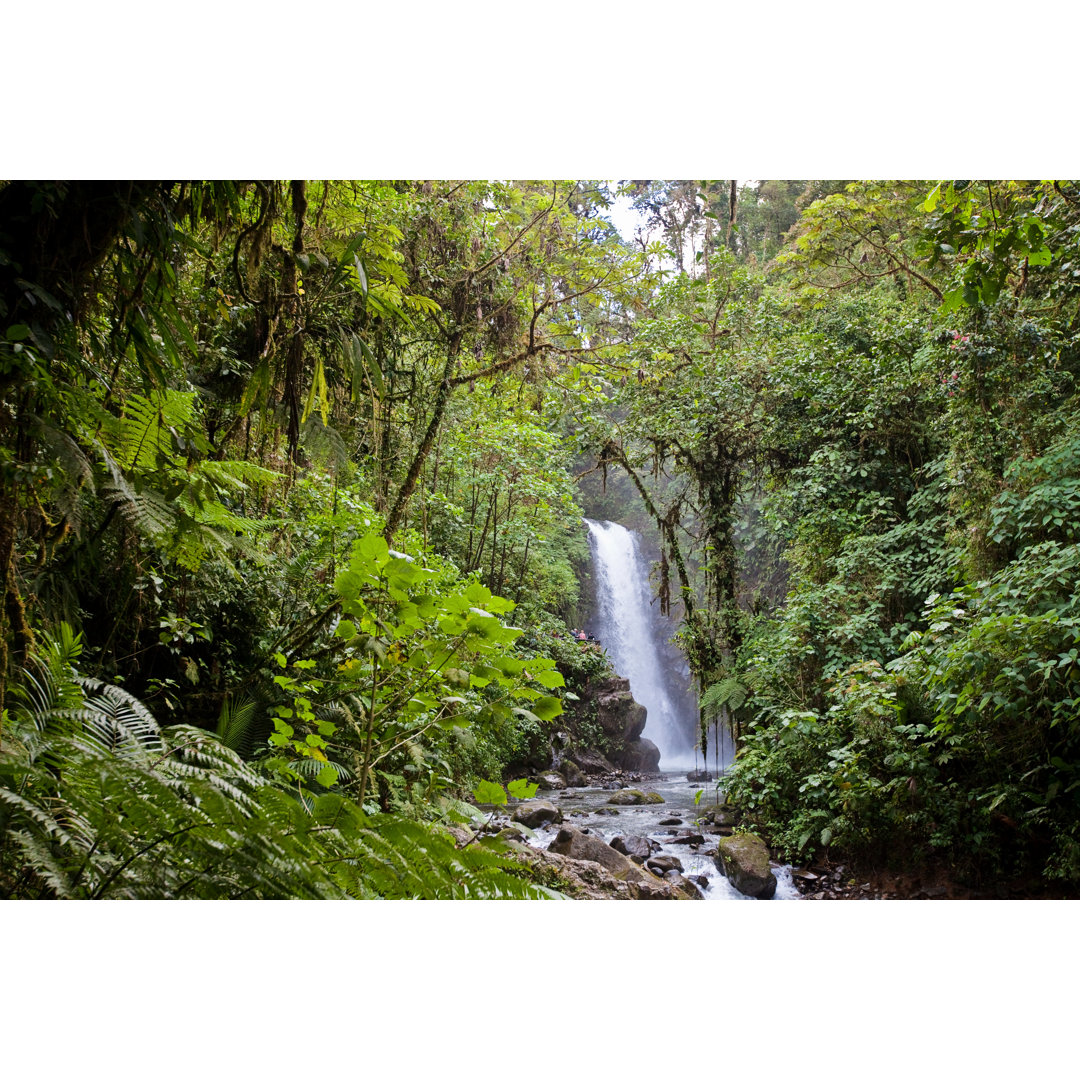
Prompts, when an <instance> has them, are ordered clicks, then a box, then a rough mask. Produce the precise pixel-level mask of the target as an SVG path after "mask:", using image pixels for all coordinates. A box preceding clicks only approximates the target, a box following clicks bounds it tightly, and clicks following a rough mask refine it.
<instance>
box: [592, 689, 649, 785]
mask: <svg viewBox="0 0 1080 1080" xmlns="http://www.w3.org/2000/svg"><path fill="white" fill-rule="evenodd" d="M646 716H647V713H646V710H645V706H644V705H641V704H639V703H638V702H636V701H635V700H634V695H633V694H631V693H630V681H629V680H628V679H620V678H614V679H609V680H607V682H605V683H604V684H603V685H602V686H601V687H599V693H598V694H597V698H596V719H597V720H598V721H599V723H600V727H601V728H602V729H603V731H604V734H605V735H608V736H609V737H610V738H612V739H615V740H617V741H618V742H623V743H629V742H633V741H634V740H635V739H638V738H640V736H641V733H642V731H644V730H645V719H646ZM628 767H630V766H624V768H628Z"/></svg>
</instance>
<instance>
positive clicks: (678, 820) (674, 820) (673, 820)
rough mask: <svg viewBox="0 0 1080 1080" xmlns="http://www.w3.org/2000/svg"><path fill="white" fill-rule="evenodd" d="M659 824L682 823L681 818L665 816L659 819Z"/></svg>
mask: <svg viewBox="0 0 1080 1080" xmlns="http://www.w3.org/2000/svg"><path fill="white" fill-rule="evenodd" d="M660 824H661V825H681V824H682V818H678V817H667V818H664V820H663V821H661V822H660Z"/></svg>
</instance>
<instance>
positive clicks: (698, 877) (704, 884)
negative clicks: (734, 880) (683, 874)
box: [690, 874, 709, 889]
mask: <svg viewBox="0 0 1080 1080" xmlns="http://www.w3.org/2000/svg"><path fill="white" fill-rule="evenodd" d="M690 880H691V881H692V882H693V883H694V884H695V885H697V886H698V888H699V889H707V888H708V887H709V879H708V878H707V877H706V876H705V875H704V874H692V875H691V877H690Z"/></svg>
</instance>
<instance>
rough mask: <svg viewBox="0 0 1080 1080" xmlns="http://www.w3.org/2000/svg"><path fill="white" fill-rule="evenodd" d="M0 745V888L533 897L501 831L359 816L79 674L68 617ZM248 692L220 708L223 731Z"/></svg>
mask: <svg viewBox="0 0 1080 1080" xmlns="http://www.w3.org/2000/svg"><path fill="white" fill-rule="evenodd" d="M42 642H43V645H44V648H43V650H42V656H41V658H40V659H38V660H36V661H35V664H34V670H33V671H27V672H25V673H24V680H23V686H22V688H21V690H20V692H19V694H18V695H16V703H15V708H14V710H13V714H12V723H11V729H12V733H13V734H12V741H11V743H10V745H5V753H4V754H3V755H2V756H0V827H2V830H3V834H2V840H0V895H4V896H8V897H32V898H46V897H57V898H72V899H106V898H114V897H123V898H132V899H168V898H173V897H203V898H211V899H213V898H253V899H254V898H268V899H286V898H294V897H300V898H311V899H315V898H322V897H355V898H364V897H387V898H393V899H400V898H406V897H415V898H430V899H465V898H473V897H479V898H499V897H511V898H518V899H528V898H539V897H546V896H552V895H555V894H553V893H551V892H550V891H549V890H546V889H543V888H541V887H539V886H536V885H534V884H532V883H530V882H529V881H528V880H526V879H525V878H523V877H522V876H521V874H522V871H521V868H520V866H519V864H517V863H516V862H515V860H514V859H513V858H512V857H511V856H510V854H509V853H508V850H507V848H506V847H505V846H504V845H502V844H501V843H500V842H498V841H496V840H492V839H484V840H480V841H478V842H475V843H468V844H464V845H462V843H461V842H460V841H459V840H457V839H456V838H455V836H454V835H452V834H451V833H450V832H449V831H448V830H447V829H445V828H443V827H441V826H439V825H435V824H428V823H423V822H417V821H412V820H408V819H406V818H404V817H401V816H399V815H394V814H381V815H374V816H368V815H365V814H364V813H363V811H362V810H361V808H360V807H359V806H358V805H357V804H356V803H354V802H352V801H351V800H350V799H348V798H346V797H345V796H344V795H342V794H340V793H338V792H330V793H326V794H317V795H307V794H305V795H302V796H299V795H298V793H296V792H294V791H288V790H284V789H282V788H281V787H279V786H277V785H276V784H275V783H274V782H273V780H272V779H271V776H270V775H269V774H268V773H265V772H262V771H260V770H259V769H258V768H257V767H255V766H253V765H250V764H248V763H246V762H244V761H243V760H242V759H241V758H240V756H239V755H238V754H237V753H236V752H235V751H234V750H232V749H230V748H229V747H227V746H225V745H223V744H222V742H221V741H220V740H219V739H218V738H216V737H215V736H214V735H212V734H210V733H209V732H206V731H201V730H199V729H197V728H191V727H173V728H169V729H166V730H161V729H159V728H158V726H157V724H156V723H155V722H154V719H153V716H152V715H151V714H150V713H149V711H148V710H147V709H146V708H145V706H143V705H142V704H141V703H140V702H138V701H137V699H135V698H133V697H132V696H131V695H130V694H128V693H127V692H126V691H124V690H122V689H120V688H119V687H115V686H109V685H106V684H103V683H100V682H98V681H97V680H93V679H88V678H85V677H83V676H81V675H79V673H78V671H77V670H76V669H75V667H74V666H73V665H74V662H75V660H77V658H78V656H79V652H80V649H81V642H80V640H79V637H78V635H75V634H73V633H72V632H71V630H70V628H69V627H66V626H61V628H60V630H59V631H58V633H57V635H56V637H54V638H50V637H48V636H46V635H43V636H42ZM248 704H249V703H242V704H241V705H240V706H238V707H233V708H232V709H231V710H223V719H222V722H221V726H222V729H223V731H224V732H225V733H226V734H227V733H229V732H232V733H233V734H234V735H235V734H236V732H238V731H239V730H241V729H242V728H243V727H244V724H245V723H246V722H249V721H247V720H245V719H244V718H245V717H246V716H247V706H248Z"/></svg>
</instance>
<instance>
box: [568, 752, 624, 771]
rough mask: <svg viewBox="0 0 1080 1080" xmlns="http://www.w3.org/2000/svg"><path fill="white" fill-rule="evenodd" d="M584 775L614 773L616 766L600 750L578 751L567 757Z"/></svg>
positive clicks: (570, 753)
mask: <svg viewBox="0 0 1080 1080" xmlns="http://www.w3.org/2000/svg"><path fill="white" fill-rule="evenodd" d="M566 758H567V760H569V761H572V762H573V763H574V764H575V765H576V766H577V767H578V768H579V769H580V770H581V771H582V772H583V773H593V774H595V773H605V774H606V773H613V772H614V771H615V766H614V765H612V764H611V762H610V761H608V759H607V758H606V757H604V755H603V754H601V753H600V751H599V750H590V749H577V748H575V749H574V750H571V751H570V752H569V753H568V754H567V755H566Z"/></svg>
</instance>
